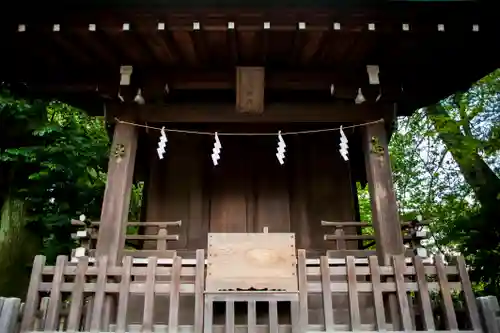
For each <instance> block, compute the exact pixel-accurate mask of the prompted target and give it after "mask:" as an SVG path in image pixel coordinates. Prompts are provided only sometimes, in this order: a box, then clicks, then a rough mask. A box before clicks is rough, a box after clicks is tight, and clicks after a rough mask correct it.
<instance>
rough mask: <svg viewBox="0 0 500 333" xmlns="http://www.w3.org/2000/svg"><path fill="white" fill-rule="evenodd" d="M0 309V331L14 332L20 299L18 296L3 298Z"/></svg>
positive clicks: (3, 332)
mask: <svg viewBox="0 0 500 333" xmlns="http://www.w3.org/2000/svg"><path fill="white" fill-rule="evenodd" d="M2 303H3V306H2V308H1V311H0V332H2V333H14V331H15V330H16V328H17V323H18V321H19V310H20V308H21V300H20V299H19V298H3V302H2Z"/></svg>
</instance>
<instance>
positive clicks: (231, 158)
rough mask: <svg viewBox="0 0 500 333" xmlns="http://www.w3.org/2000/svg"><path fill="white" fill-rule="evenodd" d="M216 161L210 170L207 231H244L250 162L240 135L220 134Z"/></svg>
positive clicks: (246, 219) (248, 192)
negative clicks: (208, 224) (218, 153)
mask: <svg viewBox="0 0 500 333" xmlns="http://www.w3.org/2000/svg"><path fill="white" fill-rule="evenodd" d="M221 144H222V152H221V159H220V161H219V165H217V166H215V167H212V169H213V170H212V172H211V174H209V176H208V177H209V180H208V181H209V184H210V185H209V186H210V190H209V191H210V198H209V200H210V232H247V231H249V230H248V229H247V222H248V218H247V206H248V201H249V196H250V188H249V185H250V184H249V183H250V179H251V178H250V165H248V162H247V160H246V159H245V156H246V155H245V147H242V145H241V144H242V140H241V138H239V137H234V138H233V137H231V138H226V137H222V138H221Z"/></svg>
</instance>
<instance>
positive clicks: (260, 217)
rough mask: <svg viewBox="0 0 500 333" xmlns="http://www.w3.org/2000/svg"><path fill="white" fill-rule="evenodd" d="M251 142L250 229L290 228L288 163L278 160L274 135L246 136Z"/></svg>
mask: <svg viewBox="0 0 500 333" xmlns="http://www.w3.org/2000/svg"><path fill="white" fill-rule="evenodd" d="M249 139H250V140H253V141H254V142H255V143H253V144H252V147H253V149H252V153H253V156H252V161H254V166H253V167H252V170H253V177H252V180H253V186H252V187H253V194H254V201H255V207H254V211H255V217H254V224H253V232H262V230H263V228H264V227H268V228H269V232H289V231H290V191H289V188H288V181H287V178H288V177H287V176H288V170H289V163H287V162H288V161H286V162H285V164H284V165H281V164H279V162H278V160H277V158H276V155H275V154H276V138H274V137H266V138H258V140H255V138H249Z"/></svg>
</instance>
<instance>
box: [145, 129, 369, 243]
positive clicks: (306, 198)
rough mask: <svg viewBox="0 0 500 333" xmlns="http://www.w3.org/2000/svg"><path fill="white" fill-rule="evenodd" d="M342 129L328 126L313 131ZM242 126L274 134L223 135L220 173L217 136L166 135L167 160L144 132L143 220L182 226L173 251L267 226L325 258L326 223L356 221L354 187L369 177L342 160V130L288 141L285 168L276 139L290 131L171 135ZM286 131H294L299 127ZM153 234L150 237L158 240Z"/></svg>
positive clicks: (355, 147) (154, 134)
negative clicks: (210, 237) (215, 159)
mask: <svg viewBox="0 0 500 333" xmlns="http://www.w3.org/2000/svg"><path fill="white" fill-rule="evenodd" d="M339 126H340V124H328V123H325V124H315V125H313V126H311V125H309V126H308V127H309V128H316V129H321V128H322V129H327V128H337V127H339ZM238 127H239V128H241V129H242V130H244V132H249V131H250V132H251V131H252V129H254V130H256V131H257V132H260V133H262V132H266V133H269V134H272V133H273V132H274V133H276V134H274V135H266V136H257V135H245V136H241V135H234V136H233V135H221V136H220V141H221V145H222V149H221V153H220V160H219V161H218V163H219V164H218V165H217V166H214V165H213V163H212V159H211V157H210V155H211V153H212V146H213V141H214V137H213V136H212V135H197V134H180V133H168V134H167V135H168V143H167V147H166V154H165V158H164V159H162V160H160V159H158V154H157V152H156V145H155V143H156V141H157V140H158V138H157V135H158V133H157V131H154V132H150V133H149V134H147V133H145V134H144V136H143V137H142V141H141V140H140V142H143V143H146V142H148V141H149V144H147V145H146V144H145V145H140V147H139V151H138V154H139V157H138V158H137V169H138V170H140V172H138V173H139V176H138V177H139V178H141V179H143V180H144V181H145V189H144V193H145V200H144V203H143V205H145V210H144V212H145V219H143V220H145V221H152V222H154V221H177V220H181V221H182V225H181V226H180V227H178V228H176V229H177V230H175V229H173V230H172V232H174V233H178V234H179V240H178V241H172V242H168V245H167V247H168V249H177V250H182V249H189V250H195V249H198V248H205V247H206V234H207V232H262V230H263V229H264V228H265V227H268V230H269V232H294V233H296V235H297V246H299V247H301V248H307V249H310V250H323V251H324V250H325V249H327V248H329V247H331V246H332V244H331V242H327V241H325V240H324V234H325V228H322V227H321V221H355V220H359V219H358V218H359V214H358V209H357V207H356V196H357V193H356V190H355V186H354V184H355V183H354V182H355V181H356V180H359V178H361V177H362V176H364V170H362V169H361V170H359V169H360V168H358V170H352V167H351V163H352V160H348V161H344V160H343V159H342V157H341V156H340V154H339V152H338V149H339V142H340V136H339V133H338V131H334V132H326V133H311V134H305V135H293V134H292V135H284V140H285V143H286V152H285V163H284V164H283V165H281V164H280V163H279V161H278V159H277V157H276V152H277V143H278V135H277V134H278V130H282V131H283V133H286V132H287V131H288V130H287V126H286V125H285V126H284V125H274V126H262V125H260V126H248V125H247V126H237V125H234V124H233V125H231V124H229V125H220V124H219V125H218V126H217V125H212V126H211V128H207V126H197V127H196V126H184V127H180V126H177V127H176V126H175V125H170V126H169V127H167V128H191V129H193V128H194V129H196V128H198V129H200V128H205V130H207V129H210V130H211V131H212V132H214V131H217V129H216V130H214V128H218V130H219V131H220V132H227V131H225V130H224V129H225V128H227V129H229V128H231V129H232V131H238ZM288 127H289V128H290V131H292V130H293V128H294V127H292V126H288ZM301 127H302V129H304V128H306V127H305V126H301ZM295 128H297V125H296V126H295ZM345 131H346V135H348V136H349V138H351V139H352V142H351V151H356V150H359V149H360V147H359V146H360V145H359V142H358V144H357V145H356V140H355V131H354V129H346V130H345ZM141 150H143V151H141ZM353 155H354V157H353V158H354V161H356V158H358V159H359V158H361V156H359V153H354V152H353ZM148 159H149V160H148ZM146 161H147V163H146ZM155 229H156V228H152V229H146V231H145V233H146V234H147V233H148V232H149V233H153V234H156V233H157V230H155ZM328 243H329V244H328ZM352 246H356V242H354V244H351V245H350V247H352ZM145 248H150V249H154V248H156V243H154V244H153V242H151V243H149V244H148V242H146V244H145Z"/></svg>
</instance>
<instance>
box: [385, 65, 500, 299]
mask: <svg viewBox="0 0 500 333" xmlns="http://www.w3.org/2000/svg"><path fill="white" fill-rule="evenodd" d="M499 88H500V70H497V71H496V72H494V73H492V74H490V75H489V76H487V77H485V78H484V79H482V80H480V81H479V82H478V83H477V84H476V85H474V86H473V87H472V88H471V89H470V90H468V91H466V92H461V93H457V94H455V95H453V96H451V97H450V98H448V99H446V100H444V101H442V102H441V103H438V104H437V105H433V106H429V107H428V108H427V109H425V110H419V111H417V112H416V113H415V114H414V115H413V116H412V117H409V118H403V119H399V129H398V131H397V132H396V133H394V135H393V138H392V140H391V144H390V154H391V162H392V166H393V171H394V183H395V188H396V196H397V200H398V203H399V209H400V215H401V216H402V218H403V219H404V220H409V219H414V218H415V217H417V216H420V217H422V219H424V220H427V221H430V222H431V225H430V229H431V231H432V238H431V239H430V240H429V242H428V244H427V246H428V248H429V249H430V250H432V251H440V252H443V253H445V254H448V255H454V254H457V253H460V254H462V255H464V256H465V257H466V259H467V261H468V264H469V265H470V274H471V278H472V280H473V282H474V283H475V286H476V288H477V290H478V292H484V293H488V294H493V295H500V274H498V267H500V224H499V223H498V221H500V212H499V209H500V201H499V199H500V197H499V195H498V194H499V193H500V179H499V177H498V175H499V171H500V154H499V153H500V140H499V139H498V138H499V133H500V113H499V112H498V110H499V108H500V93H499V92H500V89H499Z"/></svg>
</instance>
